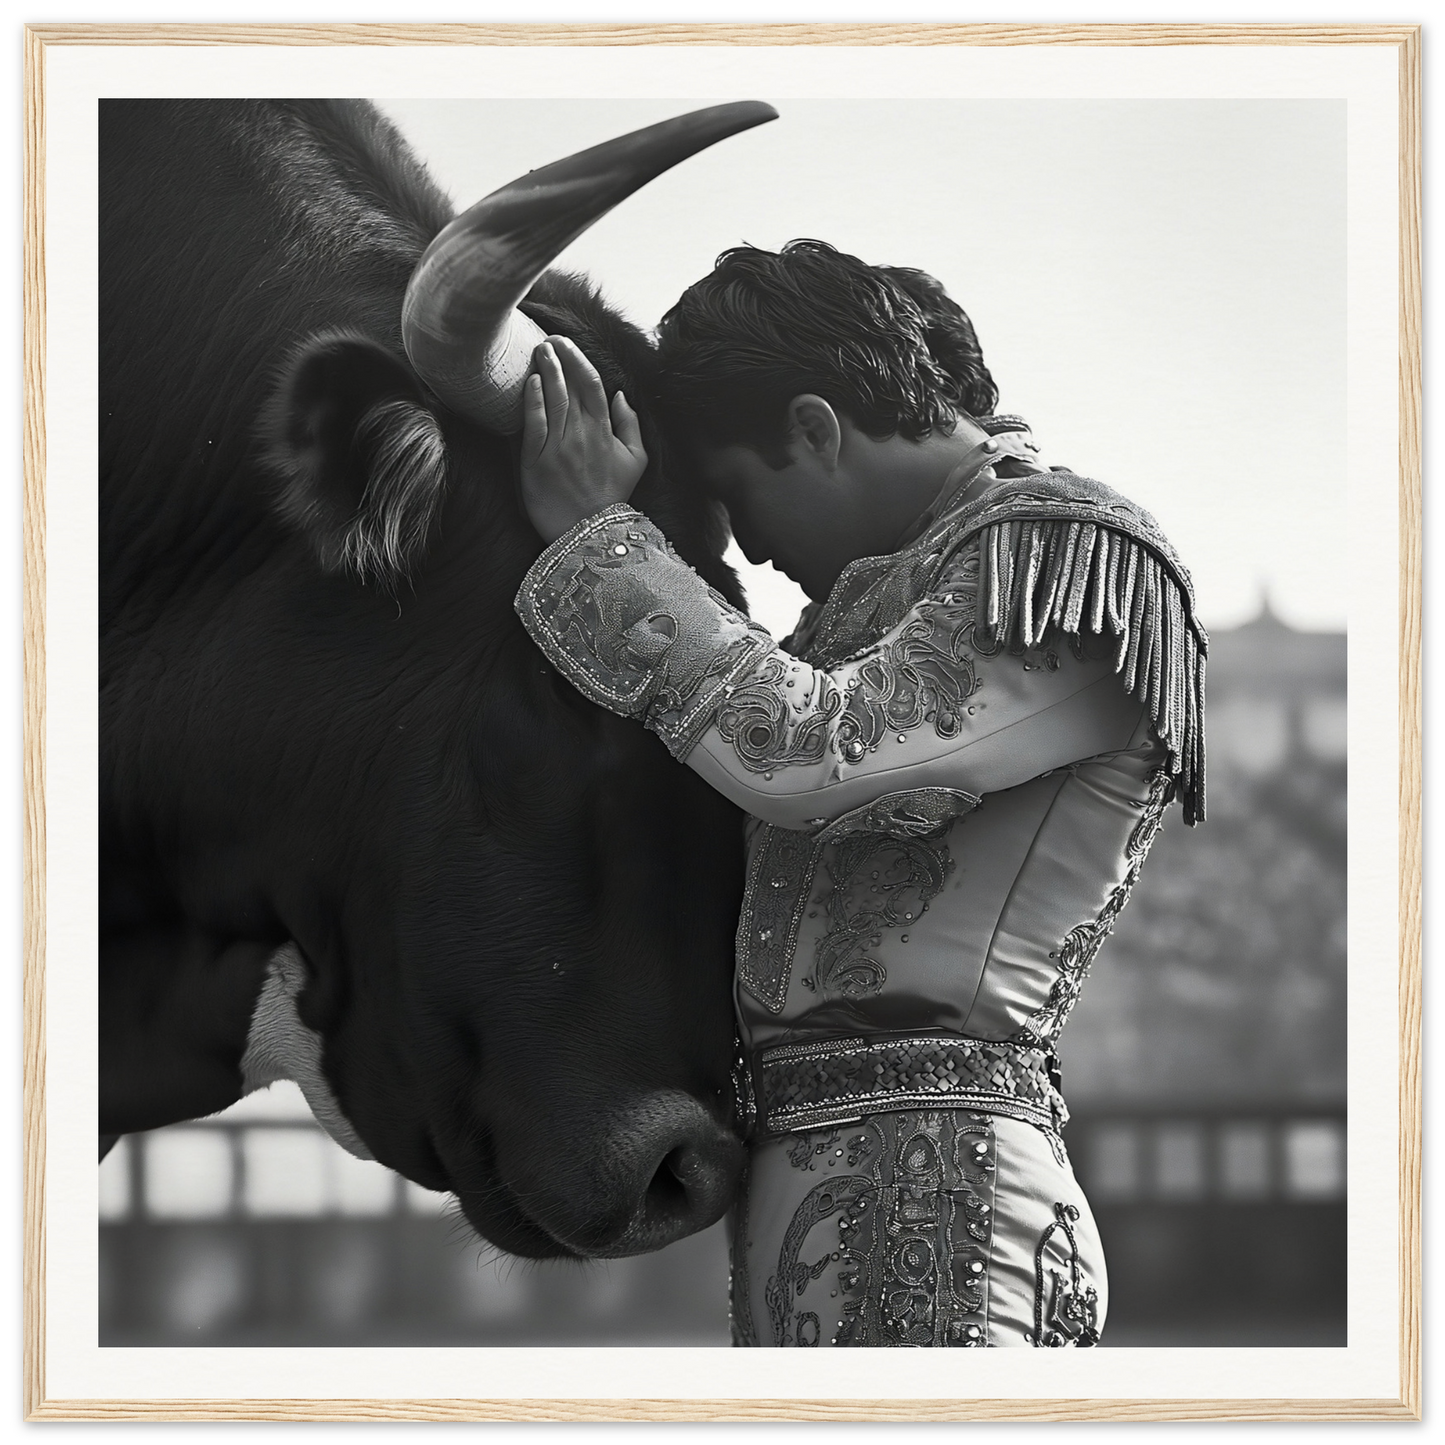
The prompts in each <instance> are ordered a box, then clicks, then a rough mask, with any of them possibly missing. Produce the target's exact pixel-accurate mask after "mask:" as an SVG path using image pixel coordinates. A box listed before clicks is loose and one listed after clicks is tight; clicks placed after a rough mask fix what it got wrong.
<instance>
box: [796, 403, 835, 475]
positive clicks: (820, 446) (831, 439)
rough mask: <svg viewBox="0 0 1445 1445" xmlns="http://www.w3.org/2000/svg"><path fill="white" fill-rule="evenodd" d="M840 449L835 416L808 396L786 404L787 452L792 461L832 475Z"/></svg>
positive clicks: (833, 412) (825, 404)
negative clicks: (817, 466)
mask: <svg viewBox="0 0 1445 1445" xmlns="http://www.w3.org/2000/svg"><path fill="white" fill-rule="evenodd" d="M842 447H843V426H842V423H841V422H839V420H838V413H837V412H835V411H834V410H833V408H832V407H831V406H829V405H828V403H827V402H826V401H824V400H823V398H822V397H821V396H814V395H813V393H812V392H804V393H803V394H802V395H801V396H795V397H794V398H793V399H792V401H790V402H789V403H788V441H787V448H788V452H789V454H790V455H791V456H792V458H793V460H794V461H809V462H812V463H813V464H814V465H821V466H822V467H823V469H824V470H825V471H829V472H831V471H833V470H834V469H835V468H836V467H837V465H838V453H839V452H840V451H841V450H842Z"/></svg>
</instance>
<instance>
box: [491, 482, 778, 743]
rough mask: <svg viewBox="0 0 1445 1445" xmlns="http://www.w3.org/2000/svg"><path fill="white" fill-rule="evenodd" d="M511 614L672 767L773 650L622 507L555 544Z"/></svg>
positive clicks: (580, 686)
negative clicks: (659, 748)
mask: <svg viewBox="0 0 1445 1445" xmlns="http://www.w3.org/2000/svg"><path fill="white" fill-rule="evenodd" d="M516 606H517V614H518V616H519V617H520V618H521V619H522V622H523V624H524V625H525V626H526V628H527V631H528V632H530V633H531V635H532V638H533V640H534V641H535V642H536V643H537V645H538V646H539V647H540V648H541V649H542V651H543V652H544V653H546V655H547V656H548V658H550V659H551V661H552V662H553V663H554V664H555V665H556V667H557V669H558V671H560V672H561V673H562V674H563V676H565V677H566V678H567V680H568V681H569V682H571V683H572V685H573V686H574V687H575V688H577V690H578V691H579V692H581V693H582V695H583V696H584V697H587V698H590V699H591V700H592V701H593V702H595V703H600V704H601V705H602V706H603V707H605V708H609V709H611V711H613V712H615V713H620V714H621V715H622V716H623V717H633V718H638V719H639V720H640V721H642V722H643V723H645V724H646V725H647V726H648V727H649V728H651V729H652V730H653V731H654V732H655V733H657V734H658V736H659V737H660V738H661V739H662V740H663V742H664V743H666V744H667V747H668V749H669V751H670V752H671V753H672V754H673V756H674V757H677V758H680V759H681V758H686V756H687V754H688V753H689V751H690V750H691V749H692V747H693V745H694V744H695V743H696V742H697V739H698V736H699V734H700V733H701V732H702V731H703V730H704V729H705V728H706V727H708V726H709V725H710V724H711V722H712V721H713V718H714V716H715V714H716V712H717V708H718V705H719V703H720V702H721V701H722V699H723V696H724V689H725V688H727V687H729V686H730V685H731V684H732V683H733V681H734V680H735V679H736V678H737V677H738V676H740V675H741V674H742V673H744V672H746V671H747V670H748V669H749V667H750V666H751V665H752V664H753V663H755V662H756V661H757V660H758V659H759V658H760V657H762V656H764V655H766V654H768V653H771V652H773V651H775V650H776V649H775V644H774V643H773V640H772V638H771V637H770V636H769V635H768V634H767V633H766V632H765V631H764V630H763V629H762V628H761V627H758V626H757V625H756V624H755V623H752V622H750V621H749V620H748V619H747V618H746V617H744V616H743V615H742V613H740V612H739V611H737V609H736V608H734V607H731V606H730V605H729V604H728V603H727V601H726V600H725V599H724V598H723V597H722V596H720V595H719V594H718V593H717V592H715V591H714V590H713V589H712V588H711V587H709V586H708V585H707V584H706V583H705V582H704V581H703V580H702V578H701V577H699V576H698V575H697V573H696V572H694V571H693V570H692V568H691V567H689V566H688V565H687V564H686V563H685V562H683V561H682V560H681V559H680V558H679V557H678V556H677V554H676V553H675V552H674V551H673V550H672V548H671V547H670V546H669V545H668V542H667V539H666V538H665V537H664V536H663V535H662V533H661V532H659V531H658V530H657V528H656V527H654V526H653V525H652V523H651V522H649V521H648V520H647V518H646V517H644V516H643V515H642V514H641V513H640V512H637V511H634V510H633V509H632V508H631V507H628V506H623V505H617V506H612V507H608V508H606V509H605V510H604V511H601V512H598V513H597V514H596V515H595V516H593V517H588V518H587V519H585V520H584V521H582V522H580V523H578V525H577V526H576V527H574V528H573V529H572V530H571V531H570V532H568V533H567V534H566V535H565V536H562V537H559V538H558V539H557V540H556V541H555V542H553V543H552V545H551V546H549V547H548V548H547V549H546V551H544V552H543V553H542V555H541V556H540V557H539V558H538V559H537V561H536V562H535V563H534V564H533V565H532V567H531V569H530V570H529V571H528V573H527V575H526V577H525V578H523V581H522V587H521V590H520V591H519V592H518V593H517V602H516Z"/></svg>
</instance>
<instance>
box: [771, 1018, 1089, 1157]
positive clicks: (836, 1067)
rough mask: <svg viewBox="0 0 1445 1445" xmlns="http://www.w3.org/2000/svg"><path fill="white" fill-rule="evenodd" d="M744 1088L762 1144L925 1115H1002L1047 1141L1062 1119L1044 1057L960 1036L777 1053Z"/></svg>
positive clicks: (840, 1043) (797, 1047)
mask: <svg viewBox="0 0 1445 1445" xmlns="http://www.w3.org/2000/svg"><path fill="white" fill-rule="evenodd" d="M746 1082H747V1083H751V1084H752V1094H753V1098H752V1099H751V1100H748V1101H747V1102H746V1103H745V1104H744V1112H745V1113H746V1112H753V1111H754V1110H755V1117H756V1126H757V1130H758V1132H759V1133H760V1134H764V1135H767V1134H773V1135H776V1134H791V1133H796V1132H797V1131H798V1130H801V1129H817V1128H821V1127H824V1126H826V1125H830V1124H851V1123H854V1122H856V1121H857V1120H859V1119H862V1118H863V1117H864V1116H865V1115H868V1114H878V1113H885V1112H887V1111H889V1110H892V1109H916V1108H919V1107H920V1106H922V1107H928V1106H930V1105H933V1106H939V1107H943V1108H949V1109H977V1110H979V1111H981V1112H984V1113H990V1114H1006V1115H1009V1116H1011V1117H1013V1118H1015V1119H1023V1120H1025V1121H1027V1122H1028V1123H1030V1124H1034V1125H1036V1126H1037V1127H1039V1128H1040V1129H1046V1130H1048V1131H1049V1132H1050V1133H1058V1132H1059V1131H1060V1130H1061V1129H1062V1128H1063V1126H1064V1125H1065V1124H1066V1123H1067V1122H1068V1118H1069V1111H1068V1109H1067V1108H1066V1107H1065V1105H1064V1097H1063V1095H1062V1094H1061V1093H1060V1092H1059V1074H1058V1060H1057V1059H1056V1057H1055V1056H1054V1054H1053V1053H1052V1052H1051V1051H1050V1050H1047V1049H1042V1048H1037V1047H1031V1046H1029V1045H1026V1044H1014V1043H1006V1042H992V1041H990V1040H988V1039H970V1038H965V1037H963V1036H962V1035H961V1034H907V1035H903V1036H898V1035H894V1036H893V1037H891V1038H884V1039H859V1038H842V1039H822V1040H819V1041H818V1042H817V1043H807V1044H781V1045H779V1046H777V1047H775V1048H771V1049H764V1050H763V1051H762V1053H761V1054H759V1055H758V1056H757V1059H756V1061H755V1064H754V1067H753V1070H752V1077H751V1079H748V1080H746ZM748 1104H751V1105H752V1110H749V1109H748V1108H747V1105H748Z"/></svg>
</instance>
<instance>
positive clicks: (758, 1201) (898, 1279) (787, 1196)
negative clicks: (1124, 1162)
mask: <svg viewBox="0 0 1445 1445" xmlns="http://www.w3.org/2000/svg"><path fill="white" fill-rule="evenodd" d="M1107 1308H1108V1286H1107V1280H1106V1276H1105V1268H1104V1255H1103V1249H1102V1246H1101V1244H1100V1241H1099V1233H1098V1228H1097V1226H1096V1225H1095V1223H1094V1218H1093V1215H1092V1214H1091V1213H1090V1210H1089V1205H1088V1201H1087V1200H1086V1199H1085V1198H1084V1194H1083V1191H1082V1190H1081V1189H1080V1188H1079V1185H1078V1182H1077V1180H1076V1179H1075V1178H1074V1172H1073V1169H1072V1167H1071V1166H1070V1164H1069V1160H1068V1156H1067V1154H1066V1153H1065V1151H1064V1147H1063V1144H1062V1142H1061V1141H1060V1140H1059V1139H1058V1137H1057V1136H1056V1135H1053V1134H1051V1133H1049V1132H1046V1131H1045V1130H1042V1129H1040V1128H1038V1127H1036V1126H1035V1125H1033V1124H1029V1123H1025V1122H1024V1121H1022V1120H1019V1119H1013V1118H1009V1117H1005V1116H999V1115H991V1114H981V1113H974V1112H971V1111H966V1110H949V1109H941V1110H923V1111H917V1110H910V1111H899V1112H890V1113H884V1114H876V1115H873V1116H872V1117H870V1118H867V1119H865V1120H863V1121H862V1122H860V1123H857V1124H851V1125H841V1126H837V1127H833V1128H828V1129H814V1130H809V1131H807V1132H803V1133H797V1134H790V1135H784V1136H781V1137H775V1138H771V1139H768V1140H765V1141H763V1142H762V1143H761V1144H760V1145H758V1146H757V1147H755V1148H754V1150H753V1152H752V1155H751V1158H750V1163H749V1177H748V1181H747V1184H746V1187H745V1191H744V1199H743V1202H742V1204H741V1205H740V1206H739V1209H738V1212H737V1213H736V1215H735V1216H734V1220H733V1281H732V1312H733V1334H734V1343H735V1344H739V1345H763V1346H803V1347H805V1348H806V1347H812V1346H830V1345H836V1346H849V1345H852V1346H925V1347H937V1346H945V1347H947V1346H958V1347H979V1346H987V1345H1002V1346H1008V1345H1014V1346H1020V1345H1022V1346H1040V1347H1057V1346H1071V1345H1072V1346H1080V1345H1093V1344H1097V1343H1098V1339H1099V1332H1100V1331H1101V1329H1102V1328H1103V1324H1104V1317H1105V1314H1106V1312H1107Z"/></svg>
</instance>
